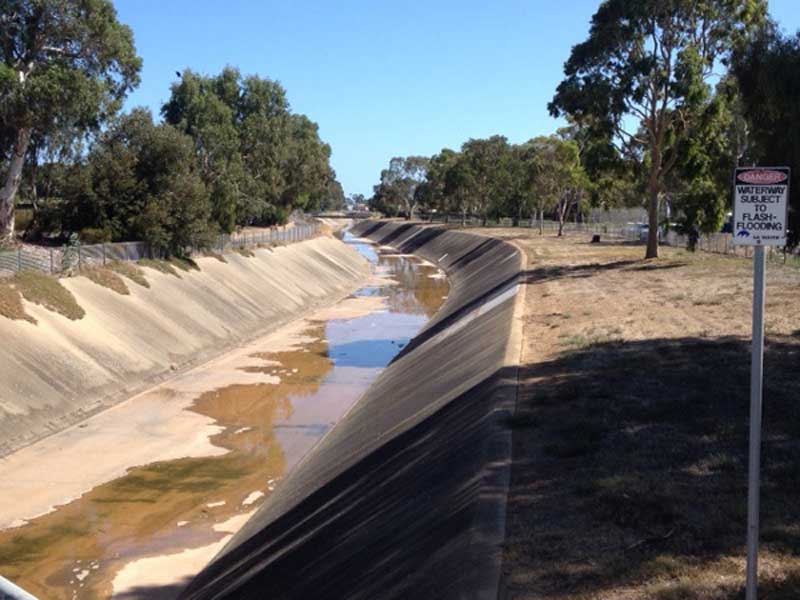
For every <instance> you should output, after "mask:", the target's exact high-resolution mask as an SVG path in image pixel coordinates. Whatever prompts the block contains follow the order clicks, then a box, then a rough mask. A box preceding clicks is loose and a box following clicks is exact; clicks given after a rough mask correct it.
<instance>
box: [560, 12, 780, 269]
mask: <svg viewBox="0 0 800 600" xmlns="http://www.w3.org/2000/svg"><path fill="white" fill-rule="evenodd" d="M765 16H766V2H765V1H764V0H605V1H604V2H603V3H602V4H601V5H600V7H599V9H598V10H597V12H596V13H595V14H594V16H593V17H592V23H591V28H590V32H589V37H588V38H587V39H586V41H584V42H582V43H580V44H578V45H576V46H575V47H573V49H572V53H571V55H570V57H569V59H568V60H567V62H566V64H565V66H564V74H565V79H564V80H563V81H562V82H561V83H560V84H559V86H558V89H557V91H556V94H555V97H554V98H553V101H552V102H551V103H550V105H549V109H550V112H551V113H552V114H553V115H554V116H561V115H569V116H570V117H572V118H573V119H574V120H575V121H577V122H586V123H590V124H591V126H592V127H595V128H596V129H597V131H598V133H599V134H601V135H605V136H606V137H608V138H609V139H613V140H614V142H615V143H616V144H617V145H618V146H619V147H620V150H621V152H623V153H625V154H626V155H628V156H637V150H636V147H637V146H640V147H642V148H644V150H645V156H644V163H645V165H646V169H647V196H648V198H647V209H648V216H649V236H648V241H647V251H646V255H645V256H646V257H647V258H655V257H657V256H658V214H659V200H660V194H661V193H662V192H663V191H664V182H665V180H666V178H667V176H668V175H669V174H670V172H671V171H672V169H673V168H674V167H675V165H676V163H677V161H678V160H679V158H680V154H679V152H678V151H677V150H678V147H679V145H680V143H681V142H682V141H683V140H684V139H686V138H689V137H691V136H692V135H694V133H695V131H696V129H697V127H698V122H699V118H698V113H699V112H700V109H701V106H702V102H703V97H704V95H705V90H707V88H708V86H709V82H710V80H711V79H712V78H713V76H714V74H715V73H714V69H715V68H717V67H719V65H720V63H724V62H726V61H727V60H728V58H729V57H730V54H731V52H732V50H733V49H734V48H735V47H737V46H738V45H739V44H740V43H742V42H743V41H744V40H746V39H747V38H749V37H750V36H751V35H752V33H753V32H754V30H755V29H756V28H757V27H758V26H759V25H761V24H763V22H764V20H765Z"/></svg>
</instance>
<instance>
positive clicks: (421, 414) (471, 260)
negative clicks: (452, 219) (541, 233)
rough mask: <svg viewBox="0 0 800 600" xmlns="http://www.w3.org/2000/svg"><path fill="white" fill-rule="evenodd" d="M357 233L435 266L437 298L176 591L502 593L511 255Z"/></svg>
mask: <svg viewBox="0 0 800 600" xmlns="http://www.w3.org/2000/svg"><path fill="white" fill-rule="evenodd" d="M355 233H356V234H358V235H362V236H364V237H368V238H370V239H372V240H374V241H376V242H377V243H379V244H381V245H391V246H393V247H394V248H397V249H398V250H399V251H400V252H403V253H411V252H413V253H416V254H417V255H419V256H422V257H424V258H425V259H427V260H429V261H431V262H433V263H436V264H437V265H439V266H440V267H442V268H443V269H445V271H446V272H447V273H448V274H449V277H450V281H451V292H450V295H449V297H448V299H447V301H446V302H445V304H444V305H443V307H442V309H441V310H440V312H439V313H437V315H436V316H435V318H434V319H432V320H431V321H430V322H429V323H428V324H427V326H426V327H425V328H424V330H423V331H422V332H421V333H420V334H419V335H418V336H417V337H416V338H415V339H414V340H413V341H412V342H411V343H410V344H408V346H406V347H405V348H404V349H403V351H402V353H401V354H400V355H399V356H398V357H397V358H396V359H395V360H394V361H393V362H392V364H391V365H390V366H389V367H388V368H387V369H386V370H385V371H384V372H383V373H382V374H381V376H380V377H379V378H378V379H377V380H376V382H375V383H374V384H373V386H372V387H371V388H370V389H369V391H368V392H367V393H366V395H365V396H364V397H362V399H361V400H360V401H359V402H358V403H357V405H356V406H355V407H354V408H353V409H352V410H351V411H350V412H349V413H348V414H347V415H346V416H345V418H344V419H343V420H342V421H340V422H339V424H338V425H337V426H336V427H335V428H334V429H333V430H332V431H331V432H330V433H329V434H328V435H327V436H326V437H325V438H324V439H323V440H322V441H321V442H320V444H318V446H317V447H316V448H315V449H314V450H313V451H312V452H311V453H310V455H309V456H307V457H306V459H305V460H304V461H303V462H301V463H300V465H298V467H297V468H296V470H295V471H294V472H293V474H292V475H291V476H290V477H289V478H288V479H287V480H286V481H284V482H283V483H282V485H281V486H280V487H279V488H278V490H277V491H276V492H275V494H274V495H273V496H272V497H271V498H270V500H269V501H268V502H267V503H266V504H265V505H264V506H263V507H262V509H261V510H260V511H259V512H258V513H256V515H255V516H254V517H253V518H252V519H251V520H250V521H249V522H248V523H247V525H246V526H245V527H244V528H243V529H242V530H241V531H240V532H239V533H238V534H237V535H236V536H235V537H234V539H233V540H231V542H230V543H229V544H228V546H227V547H226V548H225V549H224V550H223V552H222V553H221V554H220V555H219V556H218V557H217V558H216V559H215V560H214V561H213V562H212V563H211V565H209V566H208V567H207V568H206V569H205V570H204V571H203V572H202V573H201V574H199V575H198V576H197V578H196V579H195V580H194V581H193V582H192V583H191V584H190V585H189V587H188V588H187V590H186V591H184V593H183V595H182V596H181V598H184V599H205V598H239V599H256V598H259V599H260V598H270V599H271V600H277V599H290V598H291V599H297V598H303V599H304V600H307V599H315V598H320V599H322V598H325V599H327V600H333V599H344V598H347V599H350V600H357V599H363V600H375V599H384V598H398V599H399V598H403V599H412V598H413V599H417V598H420V599H422V598H425V599H431V598H476V599H477V598H487V599H488V598H491V599H495V598H497V597H498V595H502V593H501V583H500V566H501V564H500V560H501V553H500V544H502V541H503V537H504V527H505V501H506V493H507V486H508V478H509V461H510V456H511V444H510V442H511V440H510V431H509V429H508V416H509V415H510V414H511V413H512V412H513V408H514V403H515V394H516V376H517V364H518V363H517V361H518V356H519V338H518V337H517V336H516V333H515V332H516V331H518V328H516V327H515V326H514V318H515V308H516V306H517V303H516V295H517V290H518V278H519V274H520V270H521V266H522V263H521V261H522V260H523V258H522V257H521V255H520V253H519V252H518V251H517V250H516V248H514V247H513V246H512V245H510V244H507V243H505V242H502V241H499V240H497V239H489V238H485V237H481V236H477V235H472V234H468V233H464V232H455V231H445V230H442V229H438V228H426V227H422V226H415V225H408V224H402V223H376V222H366V223H360V224H358V225H357V226H356V227H355Z"/></svg>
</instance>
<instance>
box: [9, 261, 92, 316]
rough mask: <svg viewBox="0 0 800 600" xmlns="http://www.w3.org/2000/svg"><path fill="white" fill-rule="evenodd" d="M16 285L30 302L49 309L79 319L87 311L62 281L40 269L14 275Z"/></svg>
mask: <svg viewBox="0 0 800 600" xmlns="http://www.w3.org/2000/svg"><path fill="white" fill-rule="evenodd" d="M13 281H14V287H15V288H16V289H18V290H19V291H20V293H21V294H22V296H23V297H24V298H25V299H26V300H27V301H29V302H33V303H34V304H39V305H41V306H44V307H45V308H46V309H48V310H52V311H53V312H57V313H58V314H60V315H64V316H65V317H67V318H68V319H71V320H73V321H77V320H79V319H82V318H83V317H84V315H85V314H86V312H85V311H84V310H83V308H82V307H81V306H80V305H79V304H78V301H77V300H75V296H73V295H72V292H70V291H69V290H68V289H67V288H65V287H64V286H63V285H61V282H60V281H59V280H58V279H57V278H55V277H52V276H50V275H45V274H44V273H39V272H38V271H21V272H19V273H17V274H16V275H15V276H14V279H13Z"/></svg>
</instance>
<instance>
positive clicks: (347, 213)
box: [311, 210, 376, 219]
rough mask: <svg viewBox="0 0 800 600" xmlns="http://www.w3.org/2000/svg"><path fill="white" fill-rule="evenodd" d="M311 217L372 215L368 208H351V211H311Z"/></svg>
mask: <svg viewBox="0 0 800 600" xmlns="http://www.w3.org/2000/svg"><path fill="white" fill-rule="evenodd" d="M311 216H312V217H316V218H318V219H369V218H370V217H374V216H376V215H373V214H372V213H371V212H369V211H368V210H361V211H357V210H353V211H336V212H320V213H311Z"/></svg>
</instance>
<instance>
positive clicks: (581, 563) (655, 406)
mask: <svg viewBox="0 0 800 600" xmlns="http://www.w3.org/2000/svg"><path fill="white" fill-rule="evenodd" d="M497 233H499V234H500V235H503V236H504V237H514V238H516V243H518V244H519V245H520V246H521V247H523V248H524V249H525V250H526V251H527V254H528V256H529V258H530V265H529V273H528V285H527V288H526V302H527V311H526V312H527V314H526V320H525V342H524V344H525V346H524V357H523V358H524V361H525V363H526V365H525V367H524V369H523V371H522V376H521V389H520V399H519V403H518V412H517V414H516V415H515V416H514V418H513V419H511V422H510V425H511V427H512V429H513V432H514V457H515V458H514V468H513V475H512V486H511V490H510V494H509V507H508V520H507V543H506V548H505V568H506V574H507V577H508V582H509V587H510V589H511V596H512V597H513V598H519V599H522V598H531V599H532V598H537V599H549V598H553V599H555V598H558V599H559V600H588V599H593V600H594V599H603V600H618V599H622V598H625V599H629V598H630V599H633V598H636V599H640V598H643V599H652V600H672V599H678V598H680V599H704V600H706V599H707V600H711V599H715V600H717V599H733V598H740V597H743V596H742V592H741V586H742V583H743V556H744V539H745V521H746V481H747V476H746V467H747V456H746V452H747V434H748V431H747V426H748V403H749V383H748V382H749V345H748V337H749V327H750V289H751V285H752V282H751V274H750V269H751V263H750V262H748V261H746V260H743V259H735V258H726V257H722V256H714V255H708V254H697V255H691V254H688V253H686V252H681V251H676V250H671V249H666V250H665V251H664V252H663V258H662V259H660V260H658V261H648V262H645V261H643V260H641V255H642V254H643V249H642V248H641V247H630V246H623V245H613V244H600V245H590V244H588V243H587V242H588V236H587V237H586V238H583V237H578V236H575V237H572V238H568V239H564V240H557V239H554V238H547V239H544V240H543V239H540V238H539V237H538V236H537V235H532V234H527V233H520V232H518V231H499V232H497ZM799 287H800V271H797V270H795V269H792V268H777V267H774V266H770V276H769V279H768V292H767V297H768V299H769V300H768V302H769V304H768V308H767V315H768V320H769V322H770V335H769V337H768V344H767V352H766V366H765V369H766V373H767V380H766V388H765V416H764V418H765V421H764V448H763V465H762V469H763V478H764V488H763V496H762V532H763V534H762V542H763V543H762V551H763V552H764V556H765V560H764V563H763V564H764V571H763V574H762V580H763V591H764V592H766V593H767V597H769V598H771V599H780V600H785V599H788V598H798V597H800V527H799V526H798V525H797V523H800V503H798V502H797V500H796V499H797V493H798V491H799V490H798V489H797V486H798V482H800V442H798V440H800V404H798V403H797V401H796V395H797V389H798V383H800V375H798V369H797V367H798V362H799V361H798V359H800V338H799V337H798V335H797V332H798V330H800V316H799V315H797V313H796V311H795V310H794V298H796V295H797V290H798V288H799Z"/></svg>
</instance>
